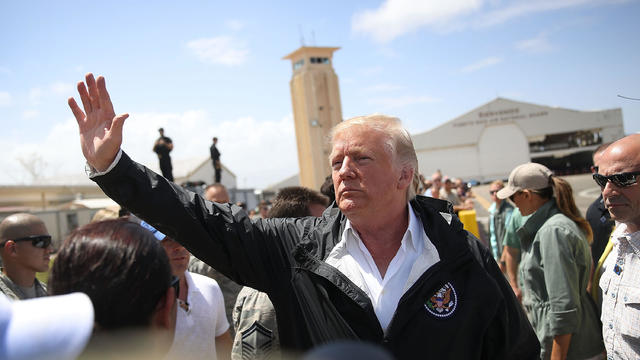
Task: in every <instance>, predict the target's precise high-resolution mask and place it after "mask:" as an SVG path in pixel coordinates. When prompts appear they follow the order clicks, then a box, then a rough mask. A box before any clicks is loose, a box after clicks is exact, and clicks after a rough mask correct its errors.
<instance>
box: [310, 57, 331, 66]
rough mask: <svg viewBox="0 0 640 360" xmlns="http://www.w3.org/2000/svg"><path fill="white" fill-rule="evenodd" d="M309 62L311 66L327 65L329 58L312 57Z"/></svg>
mask: <svg viewBox="0 0 640 360" xmlns="http://www.w3.org/2000/svg"><path fill="white" fill-rule="evenodd" d="M309 60H310V61H311V63H312V64H329V58H327V57H312V58H311V59H309Z"/></svg>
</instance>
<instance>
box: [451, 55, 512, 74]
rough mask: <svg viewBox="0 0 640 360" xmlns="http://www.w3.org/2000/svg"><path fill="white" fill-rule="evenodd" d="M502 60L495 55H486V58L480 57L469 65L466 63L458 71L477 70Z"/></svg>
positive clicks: (468, 71)
mask: <svg viewBox="0 0 640 360" xmlns="http://www.w3.org/2000/svg"><path fill="white" fill-rule="evenodd" d="M501 62H502V59H501V58H499V57H496V56H492V57H488V58H486V59H482V60H480V61H478V62H475V63H473V64H471V65H467V66H465V67H463V68H462V69H461V70H460V71H461V72H463V73H470V72H474V71H478V70H480V69H484V68H486V67H489V66H493V65H496V64H499V63H501Z"/></svg>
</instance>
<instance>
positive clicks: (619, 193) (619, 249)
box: [593, 134, 640, 359]
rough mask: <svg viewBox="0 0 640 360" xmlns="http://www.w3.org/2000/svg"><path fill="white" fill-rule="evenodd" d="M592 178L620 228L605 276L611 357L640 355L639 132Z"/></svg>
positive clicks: (615, 147) (605, 330) (619, 144)
mask: <svg viewBox="0 0 640 360" xmlns="http://www.w3.org/2000/svg"><path fill="white" fill-rule="evenodd" d="M598 165H599V169H598V173H595V174H593V179H594V180H595V181H596V183H597V184H598V185H600V188H601V189H602V198H603V200H604V205H605V206H606V208H607V209H608V210H609V213H610V214H611V218H612V219H613V220H615V221H616V227H615V230H614V232H613V234H612V235H611V241H612V242H613V249H612V250H611V253H610V254H609V256H608V257H607V260H606V261H605V263H604V266H603V269H604V270H603V272H602V276H601V277H600V284H599V285H600V289H601V290H602V315H601V320H602V335H603V338H604V343H605V347H606V350H607V356H608V357H609V358H611V359H638V358H640V276H638V274H639V273H640V184H638V176H640V134H634V135H629V136H627V137H624V138H622V139H620V140H618V141H616V142H614V143H613V144H611V145H610V146H609V147H608V148H607V149H606V150H605V152H604V153H603V154H602V157H601V158H600V162H599V164H598Z"/></svg>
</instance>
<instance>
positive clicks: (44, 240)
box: [12, 235, 51, 249]
mask: <svg viewBox="0 0 640 360" xmlns="http://www.w3.org/2000/svg"><path fill="white" fill-rule="evenodd" d="M12 240H13V241H15V242H18V241H31V245H33V247H37V248H39V249H46V248H48V247H49V245H51V235H29V236H25V237H21V238H17V239H12Z"/></svg>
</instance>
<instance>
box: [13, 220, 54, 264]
mask: <svg viewBox="0 0 640 360" xmlns="http://www.w3.org/2000/svg"><path fill="white" fill-rule="evenodd" d="M30 235H49V232H48V231H47V228H46V227H45V226H44V224H40V225H33V226H30V227H29V229H27V230H26V231H25V233H24V235H21V236H20V237H25V236H30ZM52 251H53V248H52V246H51V245H49V246H48V247H46V248H37V247H35V246H33V243H32V242H31V241H18V242H15V253H14V254H15V256H16V257H15V260H16V263H17V264H19V265H21V266H22V267H24V268H26V269H29V270H31V271H35V272H45V271H47V270H48V269H49V260H50V258H51V252H52Z"/></svg>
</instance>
